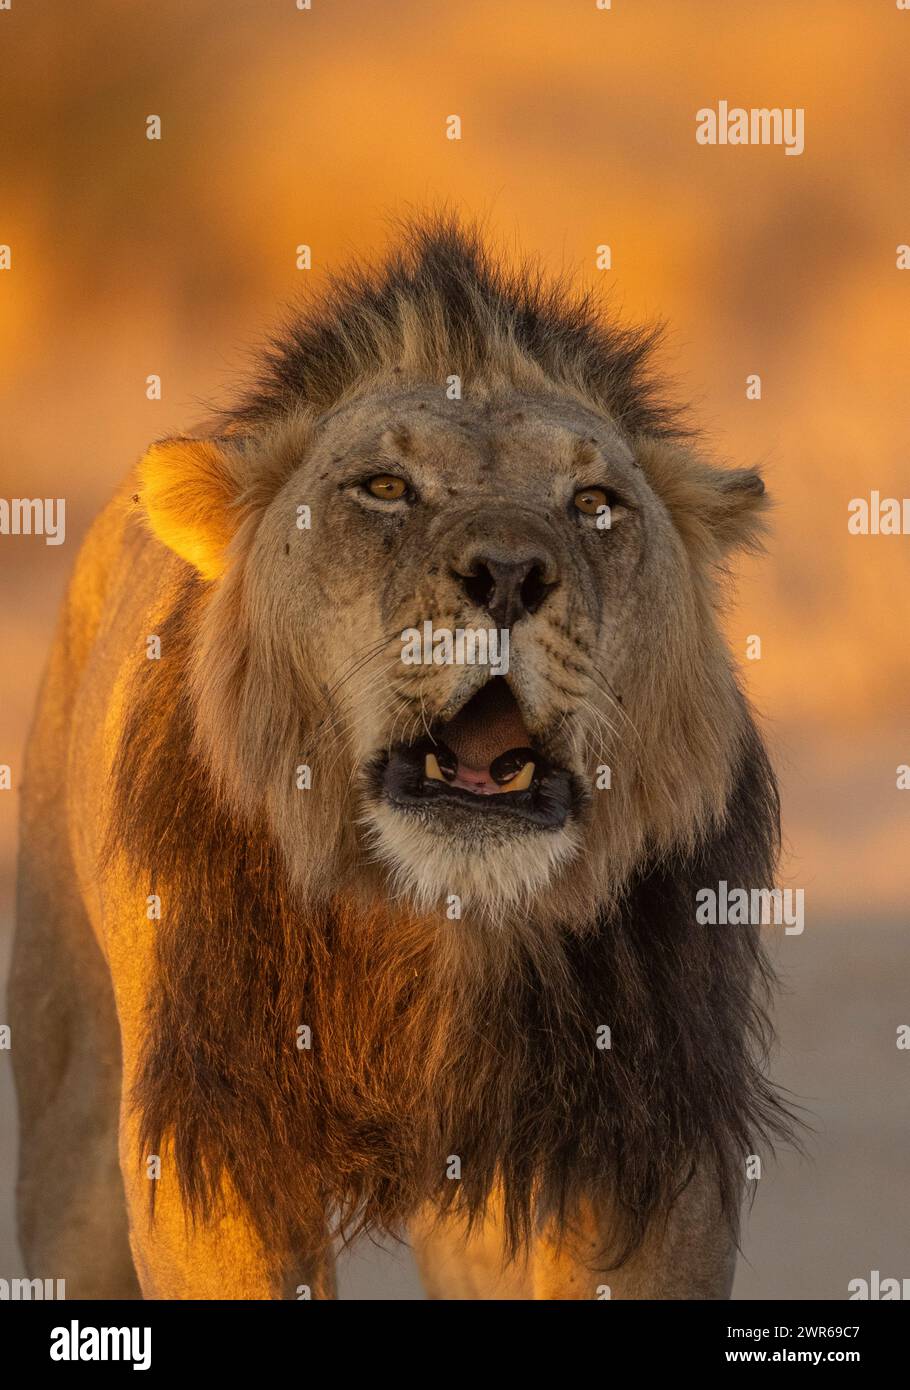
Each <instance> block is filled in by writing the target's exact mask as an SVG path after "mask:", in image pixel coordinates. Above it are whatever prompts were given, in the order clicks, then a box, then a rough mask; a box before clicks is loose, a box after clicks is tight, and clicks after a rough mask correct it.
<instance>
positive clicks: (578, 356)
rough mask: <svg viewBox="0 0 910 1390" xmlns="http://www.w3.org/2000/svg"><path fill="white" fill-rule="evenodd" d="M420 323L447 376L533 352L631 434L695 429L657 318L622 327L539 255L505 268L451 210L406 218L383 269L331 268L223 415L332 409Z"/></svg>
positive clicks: (251, 417) (548, 372) (433, 361)
mask: <svg viewBox="0 0 910 1390" xmlns="http://www.w3.org/2000/svg"><path fill="white" fill-rule="evenodd" d="M415 325H416V330H417V332H418V333H421V332H423V333H424V334H425V340H424V341H423V342H422V343H421V344H420V350H421V354H422V357H423V362H424V366H425V368H426V370H428V371H430V372H432V373H433V374H434V377H435V379H438V380H440V381H442V380H444V378H445V377H446V375H448V374H449V373H452V372H455V373H459V374H461V375H462V376H463V377H464V378H467V379H470V377H471V376H472V375H474V374H481V375H483V374H484V372H485V371H488V370H490V369H491V368H495V367H497V366H499V367H501V366H502V364H503V362H504V361H506V362H507V361H508V360H509V359H510V358H511V359H512V361H513V363H514V362H518V361H520V360H521V359H525V360H526V361H528V362H531V363H533V364H535V365H536V366H537V367H538V368H539V369H540V370H541V371H542V373H543V374H544V376H545V377H547V378H549V379H550V380H551V381H552V382H553V383H554V384H557V385H558V384H560V383H565V384H567V385H569V386H570V387H575V388H576V389H580V390H582V391H584V392H585V393H586V394H587V395H589V396H590V397H591V399H592V401H593V402H595V403H596V404H597V405H599V406H600V407H601V408H602V409H604V410H606V411H607V412H608V413H609V414H610V415H611V416H612V417H613V419H614V420H615V421H616V422H617V424H618V425H619V426H620V427H621V428H623V429H625V430H626V431H628V433H629V434H640V433H645V434H650V435H652V436H656V437H660V438H679V437H682V436H684V435H688V434H689V433H690V431H689V430H687V429H686V428H685V427H684V426H683V424H682V422H681V419H680V415H679V412H678V411H677V409H676V408H675V407H673V406H671V405H670V404H669V403H668V402H667V401H666V400H664V399H662V396H661V392H660V390H659V388H658V384H657V380H656V377H655V376H654V374H653V372H652V370H651V361H652V358H653V354H654V350H655V348H656V347H657V345H658V343H659V341H660V338H661V334H662V327H661V326H660V325H655V326H651V327H628V326H623V325H621V324H619V323H618V322H616V321H615V320H614V319H612V318H610V317H609V316H608V315H607V314H606V313H605V312H604V306H603V304H602V303H601V302H600V300H599V299H598V297H596V296H595V295H593V294H591V293H587V294H579V293H578V292H577V291H575V290H573V288H572V287H571V285H570V284H569V283H568V280H567V278H566V277H563V278H562V279H553V278H552V277H548V276H545V275H544V273H543V272H542V270H541V269H540V268H539V267H537V266H536V265H534V264H531V263H528V262H526V263H524V264H523V265H522V266H520V267H519V268H518V269H515V270H507V269H505V268H504V267H503V266H502V265H501V264H499V263H498V262H496V261H495V260H494V259H493V258H492V257H491V256H490V255H489V253H488V252H487V251H486V250H485V248H484V246H483V244H482V241H481V238H480V235H479V233H478V232H477V230H476V229H474V228H465V227H463V226H462V225H461V224H460V223H459V222H458V221H457V220H456V219H455V218H454V217H448V216H437V217H429V218H424V219H422V220H417V221H415V222H411V223H408V224H406V225H405V226H403V227H402V228H401V235H400V239H399V241H398V244H397V247H396V249H395V251H394V252H393V253H392V254H391V255H390V256H389V257H388V259H386V261H385V262H384V263H383V264H381V265H380V266H379V267H377V268H375V269H373V270H363V269H359V268H355V269H351V270H348V271H347V272H345V273H343V274H341V275H337V276H335V277H334V278H333V279H332V280H331V281H330V283H329V286H328V288H327V290H326V291H325V293H324V294H323V295H322V297H321V298H320V299H319V300H317V302H316V303H315V304H314V305H313V306H311V307H309V306H308V307H307V308H306V309H305V310H304V311H303V312H301V313H299V314H297V315H294V316H292V317H290V318H289V319H288V322H287V323H286V325H285V326H284V330H283V332H282V333H281V334H280V335H277V336H276V337H274V338H273V339H272V341H271V346H270V348H269V349H268V350H267V351H266V353H265V358H264V364H263V367H264V369H263V371H262V374H261V376H260V379H259V381H258V383H257V384H256V385H255V387H254V388H253V389H252V390H251V391H250V392H249V393H248V394H247V396H246V398H245V400H243V401H242V402H241V403H240V404H239V405H238V406H237V407H236V408H234V409H232V410H230V411H228V412H227V414H226V417H225V418H226V419H229V420H231V421H233V422H234V423H235V424H237V425H239V426H241V427H243V426H245V425H246V426H251V427H252V426H255V425H256V424H261V423H262V422H263V421H265V420H268V419H270V418H272V417H274V416H275V415H280V414H282V413H284V412H286V411H289V410H291V409H293V408H294V407H295V406H300V405H307V406H308V407H311V408H312V409H314V410H316V411H317V412H318V411H322V410H326V409H328V408H330V407H331V405H332V404H333V403H334V402H335V401H337V400H338V399H339V397H341V396H342V395H343V394H344V393H345V392H346V391H349V390H351V389H352V388H355V387H356V385H357V383H358V382H360V381H362V380H363V378H364V377H365V376H367V375H368V374H370V373H372V372H374V371H377V370H379V371H382V370H394V369H395V367H396V366H399V369H400V363H399V361H398V359H399V357H400V356H401V354H402V353H406V352H407V347H406V339H407V334H408V332H409V331H410V332H413V331H414V328H415Z"/></svg>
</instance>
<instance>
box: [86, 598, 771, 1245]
mask: <svg viewBox="0 0 910 1390" xmlns="http://www.w3.org/2000/svg"><path fill="white" fill-rule="evenodd" d="M202 601H203V586H202V585H200V584H199V583H198V582H196V581H195V580H193V581H188V582H187V586H186V589H185V591H184V593H183V596H182V598H181V599H180V601H179V602H178V604H177V606H176V608H175V610H174V612H173V613H172V615H171V617H170V618H169V619H168V620H167V622H166V623H165V624H164V626H163V627H162V629H161V636H162V645H163V647H164V649H165V650H167V652H168V660H167V661H166V662H160V663H159V662H149V661H143V662H142V663H141V668H140V670H139V671H138V672H137V675H136V677H135V684H134V687H133V691H132V698H131V699H130V701H129V717H128V723H127V726H126V729H125V732H124V736H123V741H122V745H121V750H120V755H119V761H118V767H117V774H116V785H115V790H114V817H113V822H112V826H111V835H110V848H111V852H114V851H116V850H118V849H122V850H125V852H126V853H127V854H128V857H129V859H130V861H131V863H132V864H133V865H134V866H135V868H136V869H137V870H138V871H139V872H140V873H141V874H142V875H143V876H144V879H145V881H148V882H149V883H155V884H156V885H158V887H157V891H158V892H160V893H162V894H163V895H164V900H163V916H162V920H161V922H160V923H159V925H158V928H157V930H158V933H159V934H158V937H157V943H158V944H157V976H156V978H155V980H154V981H152V982H150V993H149V1005H148V1033H147V1041H146V1049H145V1055H144V1061H143V1066H142V1070H141V1075H140V1077H139V1080H138V1083H137V1086H136V1089H135V1093H134V1096H133V1101H134V1103H135V1104H136V1106H137V1107H138V1109H139V1111H140V1113H141V1124H142V1139H143V1143H144V1145H145V1146H146V1147H145V1149H144V1151H145V1152H154V1153H160V1154H162V1155H165V1154H167V1155H170V1159H171V1161H173V1163H174V1164H175V1167H176V1174H177V1179H178V1181H179V1185H180V1188H181V1191H182V1194H183V1197H184V1199H185V1201H186V1203H187V1205H188V1207H189V1209H190V1210H191V1211H192V1212H194V1213H196V1214H205V1213H207V1212H210V1211H211V1210H212V1209H213V1208H214V1207H216V1206H217V1203H218V1201H219V1192H220V1186H221V1184H222V1182H223V1181H224V1180H225V1179H228V1180H229V1181H230V1182H231V1183H232V1184H233V1185H234V1187H235V1189H236V1191H237V1192H238V1194H239V1196H240V1197H241V1199H242V1201H243V1202H244V1203H245V1204H246V1206H247V1208H248V1210H249V1212H250V1214H251V1216H252V1219H253V1221H254V1223H255V1225H256V1227H257V1228H258V1230H259V1231H260V1232H261V1234H262V1236H263V1239H264V1241H265V1242H266V1246H267V1248H269V1249H271V1250H275V1251H278V1250H288V1251H296V1252H299V1251H300V1250H301V1249H307V1248H313V1247H314V1246H315V1245H317V1244H319V1243H320V1242H321V1240H322V1238H323V1222H324V1213H325V1212H326V1211H329V1212H331V1211H333V1210H335V1211H337V1212H339V1213H340V1217H341V1220H342V1224H343V1226H344V1228H345V1229H346V1230H347V1231H348V1232H349V1233H351V1232H353V1231H355V1230H358V1229H362V1228H385V1229H389V1230H392V1231H397V1230H400V1229H401V1227H402V1225H403V1223H404V1222H406V1221H407V1219H408V1218H409V1217H411V1216H412V1215H413V1214H414V1212H415V1211H416V1210H417V1209H418V1208H419V1207H421V1206H422V1205H423V1204H424V1203H426V1202H428V1201H430V1202H436V1203H437V1204H438V1205H439V1206H440V1207H441V1208H443V1209H447V1208H452V1207H458V1209H459V1210H461V1211H463V1212H464V1213H465V1214H466V1215H467V1216H469V1217H474V1218H477V1217H479V1216H480V1215H481V1214H482V1213H483V1210H484V1206H485V1203H486V1202H487V1199H488V1196H489V1194H490V1192H491V1190H492V1189H493V1188H494V1186H495V1185H496V1184H497V1183H498V1184H500V1185H501V1192H502V1198H503V1203H504V1212H505V1219H506V1225H507V1231H508V1235H509V1238H510V1239H511V1241H512V1243H513V1246H514V1245H515V1244H517V1243H518V1242H519V1241H520V1240H521V1239H522V1237H523V1236H524V1235H526V1234H527V1232H528V1231H529V1229H530V1228H531V1227H532V1226H533V1225H534V1223H535V1222H536V1221H537V1220H538V1219H539V1218H541V1217H546V1216H552V1217H554V1218H555V1219H556V1220H557V1221H558V1222H561V1221H567V1220H568V1219H569V1218H570V1217H571V1215H572V1213H573V1210H574V1208H575V1204H576V1203H577V1202H578V1200H579V1199H580V1198H581V1197H582V1196H584V1195H593V1197H594V1199H595V1200H596V1199H597V1198H598V1197H603V1199H604V1200H608V1199H609V1200H611V1201H612V1202H615V1203H616V1204H617V1210H618V1214H619V1218H620V1221H621V1227H620V1229H619V1231H618V1240H619V1245H618V1247H617V1249H615V1250H613V1251H612V1252H611V1257H612V1258H615V1257H616V1256H617V1255H618V1254H621V1253H624V1252H625V1251H628V1250H630V1249H632V1248H634V1246H635V1245H636V1244H637V1243H638V1242H640V1240H641V1239H642V1236H643V1233H644V1231H645V1230H646V1228H647V1226H648V1223H649V1221H651V1220H652V1219H653V1218H654V1217H655V1216H657V1215H659V1214H660V1213H661V1212H662V1211H663V1210H665V1209H666V1207H667V1205H668V1204H669V1202H670V1201H671V1200H672V1198H673V1196H674V1195H675V1194H676V1193H677V1192H678V1191H679V1189H680V1188H681V1187H682V1186H684V1185H685V1183H686V1181H687V1178H688V1177H689V1176H690V1174H691V1173H692V1171H693V1169H694V1167H695V1165H697V1164H698V1165H704V1166H705V1167H706V1168H707V1169H708V1170H709V1171H712V1172H713V1173H714V1174H715V1175H716V1177H717V1180H718V1183H719V1187H720V1193H721V1196H722V1199H723V1202H724V1209H725V1211H726V1213H727V1215H728V1217H729V1220H730V1222H731V1225H733V1226H734V1227H735V1224H736V1220H737V1213H738V1208H739V1202H740V1196H741V1192H742V1186H743V1184H742V1174H743V1164H744V1160H745V1156H746V1155H747V1154H749V1153H753V1152H756V1151H758V1152H760V1151H761V1149H762V1146H763V1145H764V1144H767V1143H768V1142H770V1141H771V1140H773V1139H774V1138H775V1137H776V1136H780V1135H783V1134H786V1132H787V1126H788V1121H787V1115H786V1112H785V1110H784V1109H783V1107H782V1105H781V1103H780V1101H779V1099H778V1098H777V1096H776V1095H775V1093H774V1092H773V1090H772V1088H771V1087H770V1085H769V1083H768V1082H767V1081H766V1079H765V1077H764V1074H763V1066H762V1063H763V1059H764V1054H765V1050H766V1046H767V1042H768V1037H769V1028H768V1023H767V1019H766V1015H765V1013H764V1011H763V1007H762V998H763V994H762V989H763V986H764V984H765V983H766V981H767V970H766V966H765V963H764V957H763V953H762V949H761V946H760V944H759V940H758V934H757V932H756V930H755V929H753V928H750V927H701V926H696V925H695V922H694V901H695V892H696V890H697V888H698V887H701V886H704V885H709V884H712V883H715V884H716V883H717V882H718V880H719V879H721V878H725V879H727V880H728V881H729V882H731V883H745V884H765V883H771V882H773V867H774V860H775V855H776V848H777V816H778V806H777V794H776V789H775V786H774V780H773V776H772V774H771V772H770V769H769V767H768V763H767V760H766V758H765V755H764V752H763V750H762V748H761V744H760V742H759V740H758V738H757V735H754V733H750V735H749V737H748V739H747V741H746V742H745V743H744V745H743V746H742V748H741V756H740V762H739V768H738V772H737V778H736V787H735V791H734V793H733V796H732V797H731V800H730V804H729V808H728V812H727V817H726V821H725V823H724V824H723V826H722V827H721V828H719V829H718V830H716V832H715V833H713V834H712V835H711V836H710V837H709V838H708V839H706V840H705V841H704V842H703V843H702V844H701V845H700V847H699V848H698V850H697V851H696V852H695V853H694V854H692V855H690V856H687V857H679V858H678V859H676V860H674V861H673V862H666V861H665V862H660V863H656V862H652V863H648V864H643V865H642V866H641V868H640V870H639V872H638V874H637V875H636V877H635V879H634V881H633V882H632V883H631V884H630V886H629V890H628V893H627V895H626V898H625V900H624V902H623V903H622V905H621V907H620V908H618V909H617V910H616V911H615V912H614V913H613V915H611V916H610V917H607V918H599V919H598V920H596V921H593V922H592V923H591V926H590V929H589V930H588V931H587V932H586V933H584V934H582V935H579V934H578V933H572V932H568V931H563V930H561V929H560V925H559V923H558V922H556V923H553V924H552V925H551V929H550V930H549V932H548V933H547V938H546V940H541V942H540V943H539V946H538V947H534V946H529V945H528V943H527V942H524V943H522V944H521V945H516V947H515V948H514V955H513V958H512V959H511V960H510V961H509V963H508V968H507V969H502V970H499V971H496V972H490V973H489V975H487V976H486V977H484V976H483V975H482V974H481V973H480V972H477V973H476V976H475V978H474V982H473V985H472V986H471V987H470V988H465V987H464V986H461V987H459V982H458V981H455V982H453V980H452V978H451V975H450V974H448V973H447V972H445V971H441V970H439V969H436V968H434V964H435V962H436V952H437V950H438V944H437V943H438V941H439V935H438V932H434V931H428V930H427V929H426V925H425V924H421V923H420V922H417V921H410V920H408V919H407V918H405V917H401V918H394V917H393V918H392V919H391V920H389V919H387V918H386V917H382V918H380V916H379V913H378V910H377V911H376V912H373V913H370V912H368V911H367V910H365V909H363V908H362V907H361V908H357V907H355V906H354V904H353V903H346V902H344V901H336V902H334V903H328V902H319V903H316V902H309V903H305V902H301V901H299V900H298V899H297V898H296V897H295V895H294V893H293V891H292V890H291V889H290V887H289V885H288V882H287V880H286V877H285V875H284V872H283V870H282V866H281V863H280V860H279V856H278V854H277V852H276V850H275V849H274V847H273V846H272V845H271V844H270V843H269V841H268V839H267V837H266V835H265V834H264V832H263V830H262V829H261V827H257V826H249V825H241V824H238V823H236V822H234V821H232V819H231V818H230V816H229V815H228V814H227V813H226V812H225V810H224V809H223V807H221V806H220V805H219V804H218V803H217V801H216V800H215V798H214V796H213V794H212V791H211V789H210V784H209V778H208V774H207V771H206V768H205V767H204V766H203V765H202V764H201V763H200V761H199V760H198V758H197V757H196V755H195V754H194V752H193V747H192V740H193V715H192V705H191V702H190V699H189V696H188V686H187V679H188V677H187V666H188V662H189V657H190V650H191V646H192V642H193V635H194V631H195V628H196V625H197V607H198V605H199V604H200V603H201V602H202ZM750 728H751V726H750ZM149 891H154V890H152V889H150V890H149ZM481 930H482V929H481ZM756 983H757V985H758V987H759V988H758V991H757V995H756V992H755V991H754V989H753V986H754V985H755V984H756ZM301 1024H305V1025H307V1026H308V1027H310V1028H311V1029H312V1035H313V1042H312V1048H311V1050H299V1049H298V1047H297V1045H296V1037H297V1029H298V1027H299V1025H301ZM602 1024H607V1025H609V1027H610V1028H611V1030H612V1039H613V1046H612V1050H611V1051H607V1052H601V1051H598V1050H597V1047H596V1042H595V1039H596V1030H597V1028H598V1026H599V1025H602ZM453 1154H457V1155H459V1156H460V1158H461V1161H462V1180H461V1181H460V1182H452V1181H448V1180H447V1179H446V1176H445V1171H446V1161H447V1158H448V1156H449V1155H453ZM154 1186H155V1185H154V1184H151V1187H152V1188H153V1189H154ZM605 1259H606V1255H605Z"/></svg>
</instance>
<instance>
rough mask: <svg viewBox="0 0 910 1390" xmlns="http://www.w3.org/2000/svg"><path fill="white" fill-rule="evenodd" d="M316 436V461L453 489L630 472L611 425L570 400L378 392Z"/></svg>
mask: <svg viewBox="0 0 910 1390" xmlns="http://www.w3.org/2000/svg"><path fill="white" fill-rule="evenodd" d="M319 435H320V437H319V441H318V446H317V449H318V454H319V455H320V456H321V459H322V461H325V460H328V461H329V462H332V463H335V464H337V465H342V464H344V463H346V462H348V461H354V460H362V461H364V462H366V463H371V462H375V463H376V464H377V465H381V464H383V463H387V464H395V463H400V464H402V465H406V466H408V467H411V468H414V469H421V468H430V469H432V470H433V472H434V473H443V474H446V473H449V474H451V475H452V478H451V480H452V481H453V482H454V483H456V484H463V483H465V482H470V483H472V484H475V485H483V484H484V483H485V482H486V483H489V482H490V481H492V480H494V479H499V478H503V477H510V476H511V477H520V478H527V477H528V476H529V474H536V475H537V476H542V477H546V476H548V475H549V476H556V475H558V474H563V473H573V472H577V471H578V469H579V468H581V470H582V472H583V471H584V468H585V467H586V466H591V467H593V466H595V465H599V466H601V467H603V466H607V465H608V466H610V467H614V468H619V469H626V468H629V467H631V466H633V455H632V452H631V449H630V448H629V446H628V445H627V444H626V443H625V441H624V440H623V438H622V436H621V434H620V432H619V430H618V429H617V428H616V426H615V425H614V424H613V423H612V421H610V420H608V419H606V418H605V417H603V416H598V415H597V414H595V413H594V412H593V411H589V410H586V409H585V408H584V407H583V406H582V405H580V404H577V403H576V402H574V401H571V400H565V399H561V398H552V399H550V398H547V397H540V398H537V397H526V396H518V395H515V394H514V393H512V394H510V395H508V396H498V397H497V396H489V395H488V396H481V397H480V398H479V399H468V398H465V399H457V398H456V399H448V398H447V397H446V395H445V393H444V392H442V391H440V389H439V388H433V389H428V390H417V391H409V392H389V393H383V394H379V395H376V396H374V397H370V398H367V399H363V400H360V401H357V402H355V403H353V404H350V405H348V406H347V407H344V408H341V409H339V410H337V411H335V412H333V413H332V414H331V415H330V416H327V417H325V418H324V420H323V421H322V422H321V425H320V432H319Z"/></svg>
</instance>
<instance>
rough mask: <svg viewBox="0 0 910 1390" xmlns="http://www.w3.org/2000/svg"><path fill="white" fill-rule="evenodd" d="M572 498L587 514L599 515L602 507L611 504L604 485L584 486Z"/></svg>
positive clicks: (578, 507) (581, 510)
mask: <svg viewBox="0 0 910 1390" xmlns="http://www.w3.org/2000/svg"><path fill="white" fill-rule="evenodd" d="M572 500H573V501H574V503H575V506H576V507H577V509H578V510H579V511H580V512H584V514H585V516H597V514H598V512H599V511H600V509H601V507H608V506H609V505H610V499H609V497H608V496H607V494H606V492H605V491H604V489H603V488H602V487H583V488H582V489H581V490H580V491H579V492H576V494H575V496H574V498H573V499H572Z"/></svg>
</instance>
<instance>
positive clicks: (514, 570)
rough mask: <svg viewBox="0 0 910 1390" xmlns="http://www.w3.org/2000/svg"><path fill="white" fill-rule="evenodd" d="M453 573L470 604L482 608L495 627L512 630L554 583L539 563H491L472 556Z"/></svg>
mask: <svg viewBox="0 0 910 1390" xmlns="http://www.w3.org/2000/svg"><path fill="white" fill-rule="evenodd" d="M464 568H465V571H466V573H463V572H462V571H461V570H458V571H456V574H457V577H458V580H459V582H460V584H461V587H462V588H463V589H464V591H465V593H466V594H467V596H468V598H469V599H470V600H471V602H472V603H476V604H477V606H478V608H485V609H486V610H487V612H488V613H489V615H490V617H491V618H492V619H493V621H494V623H495V624H496V626H497V627H512V625H513V624H514V623H517V622H518V620H519V618H523V617H524V616H525V615H526V614H528V613H536V612H537V610H538V608H539V607H540V605H541V604H542V603H543V601H544V599H545V598H546V596H547V594H548V593H549V592H550V590H551V589H552V588H553V587H554V581H552V580H550V579H548V578H547V567H546V565H545V563H544V561H543V560H537V559H531V560H494V559H492V558H491V557H489V556H486V555H477V556H473V557H472V558H471V559H470V560H469V562H468V564H467V565H466V566H465V567H464Z"/></svg>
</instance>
